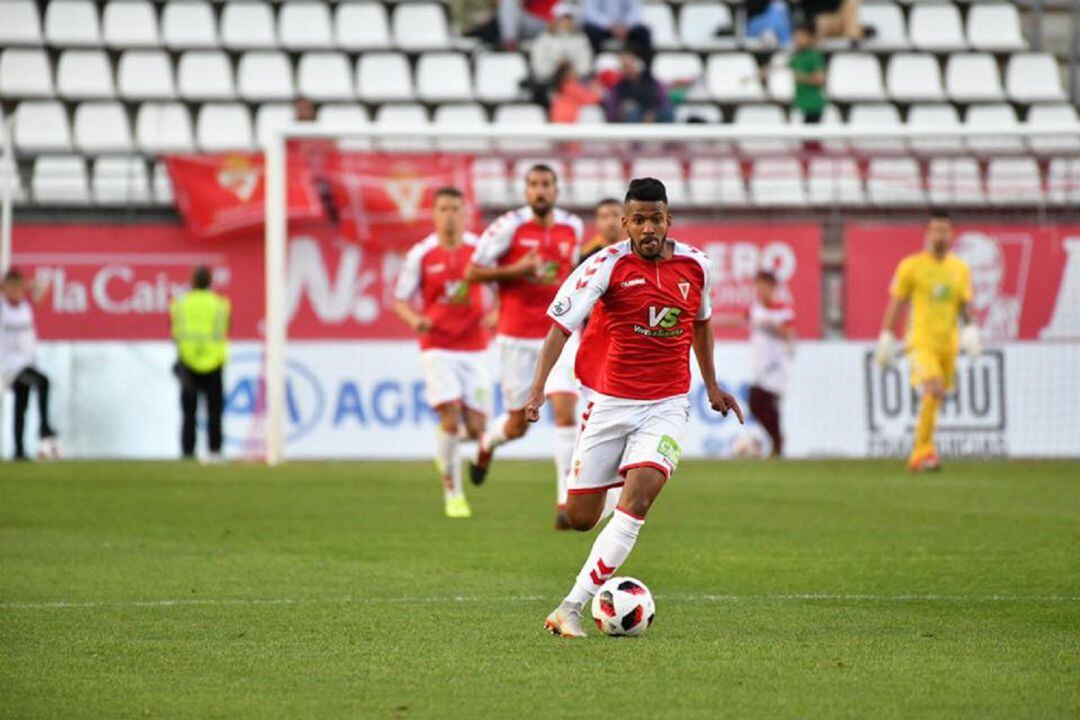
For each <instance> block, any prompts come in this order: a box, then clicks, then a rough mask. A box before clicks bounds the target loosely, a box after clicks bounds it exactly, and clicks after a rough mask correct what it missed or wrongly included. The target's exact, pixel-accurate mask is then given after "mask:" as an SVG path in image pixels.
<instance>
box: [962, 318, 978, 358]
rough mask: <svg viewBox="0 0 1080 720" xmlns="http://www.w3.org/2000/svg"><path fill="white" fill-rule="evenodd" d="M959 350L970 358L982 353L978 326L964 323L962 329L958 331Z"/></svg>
mask: <svg viewBox="0 0 1080 720" xmlns="http://www.w3.org/2000/svg"><path fill="white" fill-rule="evenodd" d="M960 350H962V351H963V352H964V353H966V354H967V356H968V357H970V358H972V359H975V358H977V357H979V355H982V340H980V339H979V328H978V326H977V325H974V324H968V325H965V326H964V329H963V330H961V331H960Z"/></svg>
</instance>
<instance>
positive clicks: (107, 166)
mask: <svg viewBox="0 0 1080 720" xmlns="http://www.w3.org/2000/svg"><path fill="white" fill-rule="evenodd" d="M90 187H91V190H92V197H93V201H94V202H95V203H97V204H99V205H145V204H147V203H149V202H151V201H152V195H151V192H150V182H149V177H148V176H147V172H146V162H145V161H144V160H143V159H142V158H138V157H130V156H126V157H102V158H98V159H97V160H95V161H94V169H93V172H92V174H91V179H90Z"/></svg>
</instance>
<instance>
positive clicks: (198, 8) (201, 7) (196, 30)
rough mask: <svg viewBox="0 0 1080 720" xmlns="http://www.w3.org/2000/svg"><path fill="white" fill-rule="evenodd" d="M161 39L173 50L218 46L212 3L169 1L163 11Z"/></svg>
mask: <svg viewBox="0 0 1080 720" xmlns="http://www.w3.org/2000/svg"><path fill="white" fill-rule="evenodd" d="M161 39H162V42H163V44H164V45H165V46H166V47H168V48H170V49H173V50H186V49H192V48H213V47H217V45H218V34H217V22H216V20H215V19H214V11H213V10H212V9H211V7H210V3H208V2H180V1H174V2H169V3H167V4H166V5H165V7H164V8H163V9H162V13H161Z"/></svg>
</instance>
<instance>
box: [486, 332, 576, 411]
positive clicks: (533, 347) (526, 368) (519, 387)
mask: <svg viewBox="0 0 1080 720" xmlns="http://www.w3.org/2000/svg"><path fill="white" fill-rule="evenodd" d="M495 344H496V345H497V346H498V348H499V381H500V382H501V383H502V394H503V405H504V406H505V407H506V409H507V410H508V411H509V410H523V409H524V408H525V403H526V402H528V400H529V388H531V387H532V381H533V375H534V374H535V373H536V365H537V363H538V362H539V361H540V348H542V347H543V346H544V341H543V340H526V339H523V338H514V337H507V336H505V335H499V336H498V337H496V338H495ZM566 347H567V348H570V343H569V341H568V342H567V345H566ZM576 358H577V347H576V345H575V346H574V347H573V348H572V349H571V352H567V350H566V349H564V350H563V354H562V355H561V356H560V357H559V360H558V362H556V364H555V367H554V368H552V370H551V374H550V375H549V376H548V381H547V384H546V385H545V386H544V393H545V394H547V395H553V394H556V393H571V394H573V395H577V394H578V386H577V380H575V379H574V360H575V359H576Z"/></svg>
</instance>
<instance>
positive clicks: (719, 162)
mask: <svg viewBox="0 0 1080 720" xmlns="http://www.w3.org/2000/svg"><path fill="white" fill-rule="evenodd" d="M687 189H688V190H689V192H690V203H691V204H693V205H698V206H705V207H708V206H713V205H721V206H726V207H732V206H740V205H745V204H746V183H744V182H743V177H742V168H741V167H740V165H739V161H738V160H736V159H735V158H728V157H725V158H715V157H711V158H694V159H693V160H691V161H690V180H689V183H688V188H687ZM617 195H618V194H617V193H616V196H617Z"/></svg>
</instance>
